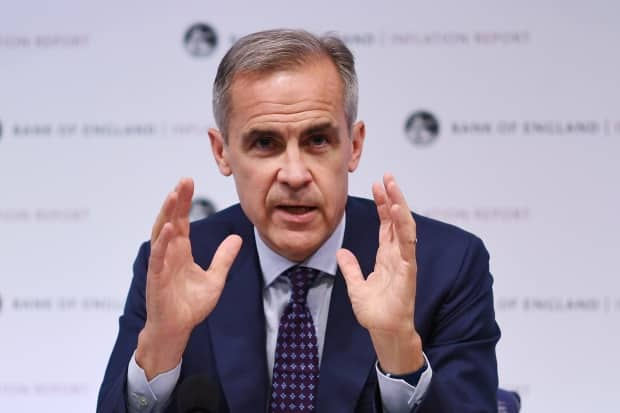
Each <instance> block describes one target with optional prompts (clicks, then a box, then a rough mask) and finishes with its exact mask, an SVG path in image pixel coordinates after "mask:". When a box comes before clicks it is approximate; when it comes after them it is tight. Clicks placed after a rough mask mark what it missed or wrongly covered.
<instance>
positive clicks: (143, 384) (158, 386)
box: [127, 351, 183, 413]
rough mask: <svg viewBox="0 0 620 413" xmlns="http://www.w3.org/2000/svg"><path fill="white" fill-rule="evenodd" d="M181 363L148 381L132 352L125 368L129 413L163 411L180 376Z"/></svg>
mask: <svg viewBox="0 0 620 413" xmlns="http://www.w3.org/2000/svg"><path fill="white" fill-rule="evenodd" d="M182 362H183V361H182V360H181V361H180V362H179V364H177V366H176V367H175V368H173V369H172V370H169V371H167V372H164V373H161V374H158V375H157V376H155V377H154V378H153V379H152V380H151V381H148V380H147V379H146V374H145V373H144V370H143V369H142V368H141V367H140V366H138V363H137V362H136V353H135V351H134V354H133V355H132V356H131V360H130V361H129V367H128V368H127V409H128V410H129V411H130V412H131V413H150V412H160V411H163V409H164V408H165V407H166V406H167V404H168V400H169V399H170V395H171V394H172V391H173V390H174V386H175V385H176V384H177V381H178V380H179V376H180V375H181V364H182Z"/></svg>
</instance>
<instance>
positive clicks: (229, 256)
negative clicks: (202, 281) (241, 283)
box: [209, 235, 243, 281]
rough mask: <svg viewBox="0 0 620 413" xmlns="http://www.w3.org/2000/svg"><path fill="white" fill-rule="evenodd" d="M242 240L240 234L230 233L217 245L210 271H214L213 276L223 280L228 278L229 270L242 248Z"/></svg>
mask: <svg viewBox="0 0 620 413" xmlns="http://www.w3.org/2000/svg"><path fill="white" fill-rule="evenodd" d="M242 242H243V241H242V240H241V237H240V236H239V235H229V236H228V237H226V239H224V241H222V243H221V244H220V245H219V247H217V250H216V251H215V254H214V255H213V259H212V260H211V265H210V266H209V272H210V273H212V276H214V277H216V278H219V279H220V280H221V281H224V280H225V279H226V276H227V275H228V271H229V270H230V267H231V266H232V263H233V262H234V261H235V258H236V257H237V254H238V253H239V250H240V249H241V244H242Z"/></svg>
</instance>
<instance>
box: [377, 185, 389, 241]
mask: <svg viewBox="0 0 620 413" xmlns="http://www.w3.org/2000/svg"><path fill="white" fill-rule="evenodd" d="M372 196H373V198H374V200H375V205H376V206H377V214H378V215H379V224H380V226H379V242H385V241H389V240H390V235H391V232H390V231H391V228H390V225H391V224H392V216H391V214H390V206H389V203H388V198H387V194H386V193H385V189H384V188H383V186H382V185H381V184H379V183H374V184H372Z"/></svg>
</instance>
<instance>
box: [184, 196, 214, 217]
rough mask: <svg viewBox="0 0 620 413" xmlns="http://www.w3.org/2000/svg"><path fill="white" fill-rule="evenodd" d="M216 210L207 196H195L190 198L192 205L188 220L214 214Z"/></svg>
mask: <svg viewBox="0 0 620 413" xmlns="http://www.w3.org/2000/svg"><path fill="white" fill-rule="evenodd" d="M215 211H216V209H215V205H214V204H213V202H211V201H209V200H208V199H207V198H202V197H196V198H194V199H193V200H192V207H191V209H190V210H189V220H190V221H197V220H199V219H203V218H206V217H208V216H209V215H211V214H214V213H215Z"/></svg>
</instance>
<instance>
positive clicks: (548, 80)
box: [0, 0, 620, 413]
mask: <svg viewBox="0 0 620 413" xmlns="http://www.w3.org/2000/svg"><path fill="white" fill-rule="evenodd" d="M619 15H620V5H619V4H618V3H617V2H614V1H611V0H610V1H588V2H586V1H564V2H561V3H557V2H551V1H530V2H498V1H486V2H474V1H460V2H459V1H453V2H442V1H434V2H417V1H404V0H403V1H393V2H389V3H388V2H378V1H376V2H366V4H363V5H362V4H361V2H359V1H340V2H334V1H318V0H315V1H313V2H303V3H299V4H298V3H295V4H294V5H293V4H292V3H290V2H284V1H263V2H260V4H259V3H256V4H254V5H252V4H250V3H248V4H244V3H243V2H234V1H226V2H205V1H182V2H164V1H144V0H142V1H133V2H124V1H120V0H108V1H105V2H103V1H99V2H81V1H78V0H59V1H55V2H44V1H19V2H18V1H8V0H0V332H1V333H0V334H1V337H2V339H1V340H0V411H16V412H17V411H19V412H22V411H23V412H35V411H41V410H43V411H50V412H87V411H94V410H95V400H96V396H97V391H98V386H99V384H100V381H101V379H102V377H103V372H104V369H105V365H106V362H107V358H108V356H109V353H110V351H111V348H112V344H113V341H114V339H115V336H116V332H117V317H118V315H119V314H120V312H121V310H122V304H123V302H124V298H125V294H126V292H127V289H128V286H129V282H130V279H131V264H132V261H133V258H134V256H135V254H136V252H137V248H138V245H139V243H140V242H141V241H143V240H145V239H146V238H148V237H149V234H150V226H151V223H152V221H153V219H154V217H155V215H156V213H157V211H158V209H159V206H160V203H161V201H162V200H163V198H164V196H165V195H166V194H167V192H168V191H169V190H170V188H171V187H172V186H173V185H174V184H175V183H176V181H177V179H178V178H179V177H181V176H192V177H194V178H195V180H196V182H197V192H198V195H200V196H201V197H204V198H206V199H208V200H210V201H211V202H213V204H214V205H215V206H216V207H217V208H223V207H225V206H227V205H229V204H231V203H233V202H235V200H236V196H235V192H234V187H233V185H232V182H231V181H230V180H229V179H228V178H223V177H221V176H220V175H219V174H218V172H217V170H216V168H215V164H214V162H213V160H212V157H211V154H210V149H209V146H208V139H207V136H206V129H207V128H208V127H210V126H212V125H213V119H212V115H211V105H210V93H211V83H212V81H213V77H214V73H215V69H216V65H217V63H218V62H219V59H220V58H221V57H222V55H223V54H224V53H225V51H226V49H227V48H228V47H229V46H230V44H231V42H232V41H233V40H234V39H235V38H237V37H238V36H240V35H243V34H246V33H249V32H252V31H256V30H260V29H265V28H273V27H282V26H286V27H302V28H306V29H309V30H311V31H314V32H317V33H322V32H325V31H336V32H338V33H340V34H341V35H342V36H343V37H344V38H345V39H346V40H347V42H348V44H349V45H350V46H351V48H352V49H353V51H354V53H355V55H356V58H357V65H358V72H359V77H360V111H359V114H360V118H362V119H364V120H365V121H366V124H367V131H368V138H367V140H366V147H365V154H364V157H363V160H362V164H361V166H360V169H359V170H358V171H357V172H356V173H355V174H354V175H352V177H351V179H352V183H351V189H352V193H354V194H356V195H363V196H369V195H370V185H371V183H372V182H373V181H375V180H378V179H380V177H381V175H382V174H383V172H384V171H388V170H389V171H391V172H393V173H394V174H395V175H396V177H397V178H398V179H399V181H400V182H401V183H402V186H403V188H404V191H405V193H406V194H407V196H408V198H409V201H410V205H412V207H413V208H414V209H415V210H417V211H419V212H421V213H423V214H427V215H430V216H433V217H436V218H439V219H443V220H446V221H448V222H452V223H454V224H456V225H459V226H462V227H464V228H466V229H468V230H470V231H473V232H474V233H476V234H478V235H479V236H481V237H482V238H483V239H484V240H485V242H486V245H487V247H488V248H489V250H490V252H491V268H492V272H493V274H494V276H495V296H496V310H497V319H498V322H499V323H500V326H501V328H502V332H503V337H502V340H501V341H500V344H499V346H498V359H499V368H500V384H501V386H502V387H505V388H510V389H516V390H518V391H519V392H520V393H521V395H522V398H523V405H524V411H526V412H532V413H537V412H540V413H542V412H549V411H556V412H559V411H562V412H581V411H596V412H612V411H616V410H615V409H614V407H613V406H614V402H615V401H616V397H615V396H614V394H615V393H616V392H617V390H616V387H617V386H616V385H617V373H616V371H618V370H619V369H620V358H619V357H618V356H617V349H618V348H620V331H619V330H620V328H619V326H620V292H619V291H620V288H619V287H620V281H618V276H619V275H620V274H619V273H618V269H617V268H618V265H617V263H616V262H615V260H616V259H617V257H618V256H619V255H620V254H619V253H620V241H619V237H618V234H619V233H620V219H619V218H618V211H619V210H620V195H619V191H618V186H619V185H618V178H619V177H620V166H618V165H619V164H618V161H619V159H620V158H619V155H620V109H619V108H620V82H619V81H618V73H620V54H619V53H618V42H619V41H620V26H618V20H617V18H618V16H619ZM195 23H204V24H206V25H208V26H210V27H211V28H212V29H213V30H214V31H215V33H216V34H217V44H216V45H215V48H214V49H213V51H212V53H211V54H210V55H208V56H206V57H195V56H192V55H191V54H190V53H188V51H187V50H186V49H185V47H184V45H183V37H184V35H185V32H186V31H187V30H188V28H189V27H190V26H192V25H193V24H195ZM418 111H426V112H428V113H429V114H430V117H431V118H432V119H434V120H435V121H436V122H437V124H438V126H439V132H438V134H437V135H436V136H435V137H434V139H433V140H432V142H430V143H428V144H426V145H423V144H416V143H413V142H412V141H411V140H409V139H408V136H411V134H407V133H406V130H405V124H406V122H407V119H408V118H409V116H411V115H412V114H413V113H415V112H418Z"/></svg>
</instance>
